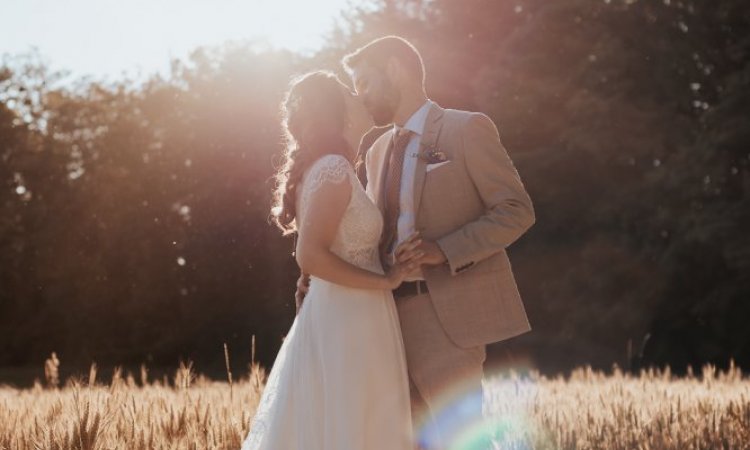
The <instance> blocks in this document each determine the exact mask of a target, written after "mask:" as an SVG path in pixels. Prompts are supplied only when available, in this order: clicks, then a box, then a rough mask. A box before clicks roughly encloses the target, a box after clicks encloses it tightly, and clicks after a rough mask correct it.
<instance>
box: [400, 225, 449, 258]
mask: <svg viewBox="0 0 750 450" xmlns="http://www.w3.org/2000/svg"><path fill="white" fill-rule="evenodd" d="M393 253H394V255H393V256H394V258H395V260H396V261H397V262H399V263H407V262H409V261H418V263H419V264H427V265H435V266H436V265H438V264H442V263H444V262H445V261H447V258H446V257H445V254H444V253H443V251H442V250H441V249H440V246H439V245H437V244H436V243H435V242H432V241H425V240H423V239H422V238H420V237H419V233H414V234H413V235H411V236H409V238H407V239H406V241H404V242H403V243H401V244H400V245H399V246H398V247H397V248H396V251H394V252H393Z"/></svg>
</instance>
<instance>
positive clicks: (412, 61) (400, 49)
mask: <svg viewBox="0 0 750 450" xmlns="http://www.w3.org/2000/svg"><path fill="white" fill-rule="evenodd" d="M391 57H393V58H396V59H397V60H398V61H399V62H401V64H403V66H404V67H405V68H406V70H408V71H409V72H410V73H411V74H413V75H414V76H415V77H417V78H418V79H419V80H420V81H421V83H422V84H423V85H424V63H423V62H422V56H421V55H420V54H419V51H417V49H416V47H414V45H412V44H411V42H409V41H407V40H406V39H404V38H402V37H400V36H385V37H381V38H379V39H375V40H374V41H371V42H370V43H368V44H366V45H364V46H363V47H360V48H358V49H357V50H354V51H353V52H351V53H349V54H348V55H346V56H344V58H343V59H342V60H341V62H342V64H343V65H344V69H346V71H347V72H348V73H349V74H351V73H352V71H353V70H354V69H355V68H356V67H359V66H362V65H369V66H371V67H375V68H377V69H380V70H385V66H386V64H387V63H388V59H389V58H391Z"/></svg>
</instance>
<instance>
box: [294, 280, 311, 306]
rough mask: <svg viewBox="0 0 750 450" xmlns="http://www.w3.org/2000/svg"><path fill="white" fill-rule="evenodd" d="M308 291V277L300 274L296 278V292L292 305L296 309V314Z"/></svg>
mask: <svg viewBox="0 0 750 450" xmlns="http://www.w3.org/2000/svg"><path fill="white" fill-rule="evenodd" d="M309 289H310V275H308V274H306V273H304V272H302V273H300V275H299V278H297V290H296V291H295V292H294V303H295V306H296V307H297V313H296V314H299V310H300V308H302V303H303V302H304V301H305V296H306V295H307V291H308V290H309Z"/></svg>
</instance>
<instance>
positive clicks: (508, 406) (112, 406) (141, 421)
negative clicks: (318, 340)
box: [0, 358, 750, 450]
mask: <svg viewBox="0 0 750 450" xmlns="http://www.w3.org/2000/svg"><path fill="white" fill-rule="evenodd" d="M58 364H59V363H58V362H57V360H56V358H51V359H50V360H48V361H47V366H46V368H45V369H46V370H45V373H46V377H47V380H46V382H45V383H44V384H42V383H41V382H37V383H36V384H35V386H34V387H33V388H30V389H16V388H11V387H7V386H4V387H3V386H0V449H2V450H8V449H14V450H15V449H61V450H62V449H81V450H87V449H238V448H239V447H240V444H241V441H242V439H243V437H244V436H245V434H246V433H247V429H248V424H249V422H250V419H251V417H252V414H253V411H254V409H255V407H256V404H257V401H258V398H259V394H260V392H261V391H262V380H263V376H264V372H263V370H262V369H261V368H259V367H258V366H257V365H253V366H252V368H251V371H250V373H249V375H248V376H245V377H243V378H242V379H240V380H233V381H232V382H231V383H230V382H218V381H212V380H209V379H207V378H205V377H203V376H200V375H198V376H196V375H195V374H194V373H193V370H192V367H191V365H190V364H187V365H185V364H181V366H180V367H179V368H178V369H177V371H176V372H175V375H174V377H173V378H172V379H169V380H167V379H161V380H151V379H149V376H148V372H147V370H146V368H142V370H141V373H140V374H139V376H133V375H131V374H125V375H123V374H121V373H120V372H119V371H115V374H114V376H113V380H112V382H111V383H110V384H108V385H104V384H101V383H98V382H97V381H96V367H95V366H92V369H91V371H90V375H89V379H88V380H84V379H77V380H68V381H67V382H66V383H65V385H64V386H58V385H59V381H58V380H57V371H56V369H57V365H58ZM230 378H231V376H230ZM486 405H487V410H488V423H489V424H490V425H491V427H492V430H493V431H492V432H493V433H494V434H495V436H496V441H495V442H496V445H497V448H501V449H623V450H624V449H628V450H632V449H680V450H689V449H695V450H697V449H750V379H748V378H747V377H743V375H742V373H741V371H740V370H738V369H736V368H730V369H729V370H728V371H726V372H722V371H717V370H715V369H714V368H713V367H711V366H705V367H704V368H703V369H702V373H700V374H696V375H695V376H693V375H689V376H688V377H682V378H676V377H673V376H672V375H671V374H670V373H669V370H666V371H650V372H645V371H644V372H641V373H640V375H639V376H632V375H627V374H623V373H621V372H620V371H618V370H616V369H615V370H614V371H613V373H612V374H609V375H605V374H604V373H601V372H596V371H592V370H590V369H588V368H582V369H579V370H576V371H574V372H573V373H572V374H571V375H570V376H568V377H557V378H548V377H544V376H541V375H539V374H538V373H534V372H532V373H531V375H530V376H527V377H519V376H517V375H515V374H514V373H513V372H511V373H509V374H506V375H503V376H496V377H493V378H490V379H488V380H487V384H486ZM458 448H460V449H466V450H468V449H470V448H471V446H470V445H467V446H460V445H459V446H458V447H457V449H458Z"/></svg>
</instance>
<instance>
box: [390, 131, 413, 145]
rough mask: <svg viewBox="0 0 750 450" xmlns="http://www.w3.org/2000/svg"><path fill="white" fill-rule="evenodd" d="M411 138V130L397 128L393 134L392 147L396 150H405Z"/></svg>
mask: <svg viewBox="0 0 750 450" xmlns="http://www.w3.org/2000/svg"><path fill="white" fill-rule="evenodd" d="M410 136H411V130H408V129H406V128H398V129H396V132H395V133H394V134H393V145H394V147H396V148H406V144H408V143H409V137H410Z"/></svg>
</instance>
